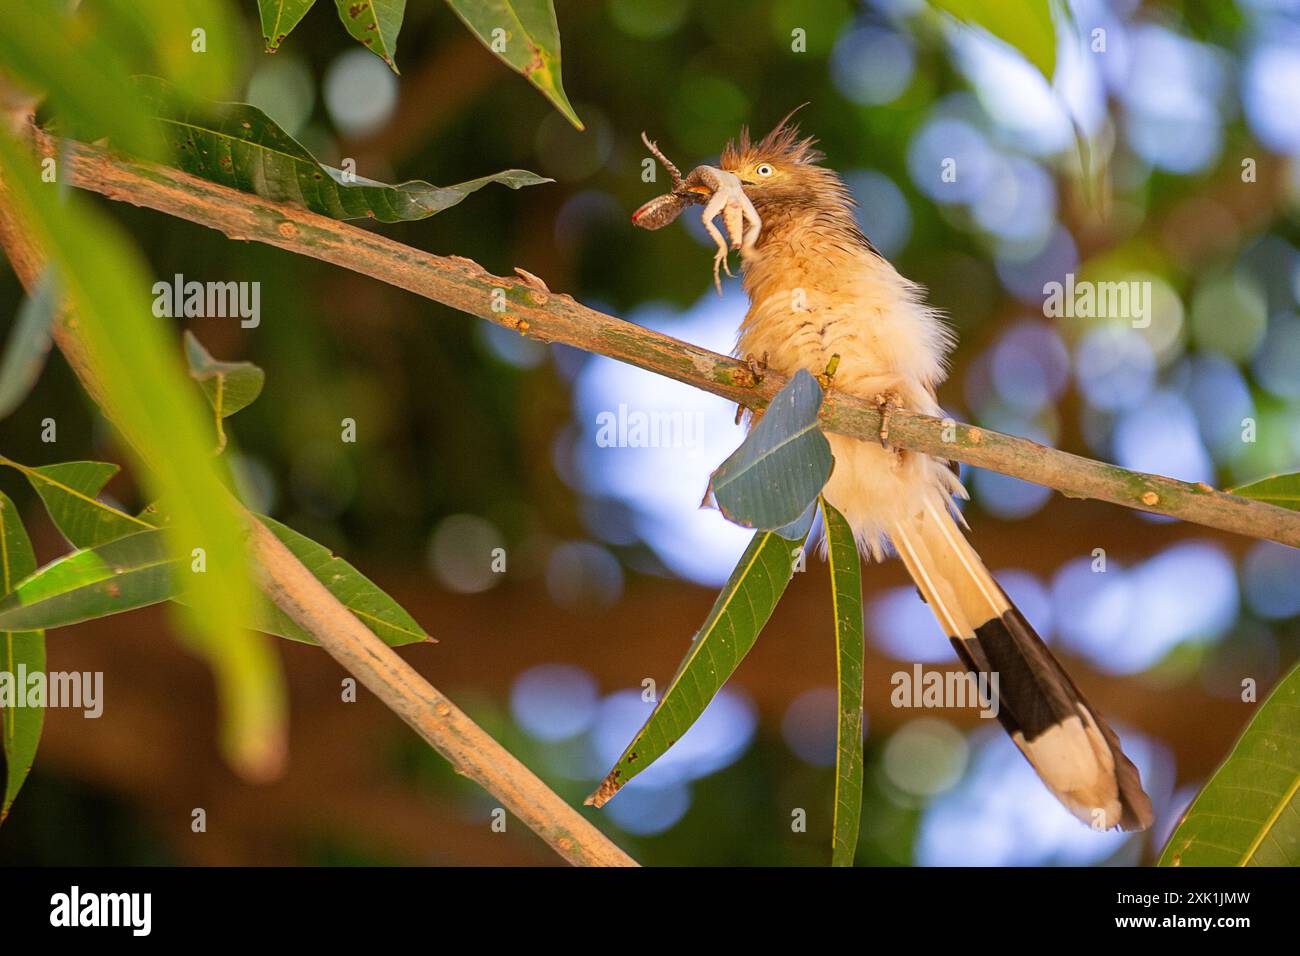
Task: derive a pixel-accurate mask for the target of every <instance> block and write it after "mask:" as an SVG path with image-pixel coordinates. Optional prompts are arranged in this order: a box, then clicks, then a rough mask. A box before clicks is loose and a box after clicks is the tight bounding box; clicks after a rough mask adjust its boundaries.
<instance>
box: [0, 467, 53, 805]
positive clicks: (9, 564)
mask: <svg viewBox="0 0 1300 956" xmlns="http://www.w3.org/2000/svg"><path fill="white" fill-rule="evenodd" d="M0 554H3V557H4V560H3V561H0V594H8V593H9V592H10V591H12V590H13V588H14V585H16V584H17V583H18V582H19V581H20V580H22V579H23V578H25V577H27V576H28V575H29V574H31V573H32V572H33V571H35V570H36V557H35V555H34V554H33V553H32V543H31V541H29V540H28V539H27V532H26V531H25V530H23V525H22V522H21V521H19V520H18V509H17V508H15V507H14V503H13V502H12V501H10V500H9V498H8V497H7V496H6V495H5V493H4V492H2V491H0ZM0 653H3V655H4V658H3V660H2V661H0V671H4V672H5V673H6V674H7V675H9V678H8V679H9V680H13V681H16V680H17V679H18V676H17V675H18V674H19V673H20V672H21V671H23V670H25V671H26V673H28V674H34V673H40V672H43V671H44V670H45V632H44V631H41V630H27V631H0ZM44 722H45V708H44V707H30V706H27V707H5V708H3V709H2V710H0V724H2V726H0V735H3V738H4V755H5V788H4V799H3V801H2V802H0V822H3V821H4V818H5V817H7V816H8V815H9V808H10V807H12V806H13V803H14V798H15V797H17V796H18V791H19V790H20V789H22V785H23V782H24V781H25V780H26V779H27V774H28V773H29V772H30V771H31V769H32V762H33V761H34V760H35V759H36V748H37V746H38V745H39V744H40V741H41V725H42V724H44Z"/></svg>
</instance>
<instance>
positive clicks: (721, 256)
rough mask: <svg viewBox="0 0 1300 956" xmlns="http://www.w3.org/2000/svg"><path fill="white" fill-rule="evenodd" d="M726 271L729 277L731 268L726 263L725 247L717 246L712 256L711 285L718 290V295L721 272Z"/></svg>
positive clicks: (720, 284) (720, 292) (720, 285)
mask: <svg viewBox="0 0 1300 956" xmlns="http://www.w3.org/2000/svg"><path fill="white" fill-rule="evenodd" d="M724 272H725V273H726V274H727V277H728V278H731V277H732V276H731V268H730V267H729V266H728V265H727V248H726V246H719V247H718V252H717V255H715V256H714V257H713V287H714V288H715V289H717V290H718V295H722V273H724Z"/></svg>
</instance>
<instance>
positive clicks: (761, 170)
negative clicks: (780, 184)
mask: <svg viewBox="0 0 1300 956" xmlns="http://www.w3.org/2000/svg"><path fill="white" fill-rule="evenodd" d="M754 172H755V173H757V174H758V175H760V176H771V175H772V173H773V172H775V170H774V169H772V164H771V163H759V164H758V165H757V166H755V167H754Z"/></svg>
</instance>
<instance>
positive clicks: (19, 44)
mask: <svg viewBox="0 0 1300 956" xmlns="http://www.w3.org/2000/svg"><path fill="white" fill-rule="evenodd" d="M29 7H30V9H26V10H22V11H18V10H11V11H10V14H11V17H18V18H20V19H21V20H22V25H21V28H19V26H18V24H17V23H15V22H13V21H12V19H11V21H10V22H9V23H8V24H7V25H6V29H3V30H0V63H3V64H4V68H5V73H6V74H7V76H9V77H10V78H11V79H12V80H14V81H16V82H17V83H18V84H19V86H20V87H22V88H23V89H26V90H29V91H31V92H32V93H36V94H39V95H40V97H43V98H44V100H45V101H46V102H47V103H48V105H49V106H50V107H51V108H52V110H53V113H54V117H55V120H56V122H57V125H58V127H59V129H60V131H61V132H62V133H64V134H65V135H67V136H71V137H73V138H77V139H84V140H90V139H95V138H96V137H101V136H108V137H110V138H112V139H113V141H114V142H115V143H117V144H118V145H119V146H121V147H122V148H124V149H127V150H130V151H131V152H134V153H136V154H137V155H140V156H145V157H147V158H150V159H153V158H156V157H159V156H160V155H161V145H162V144H161V142H160V141H159V137H158V134H157V131H156V130H155V129H152V128H151V124H150V123H149V117H148V116H147V115H146V114H145V112H144V111H143V110H140V109H139V108H137V107H136V106H135V104H134V102H133V98H132V96H131V85H130V82H129V79H128V77H129V75H130V68H129V66H128V64H127V63H126V62H124V61H123V57H122V54H123V52H124V51H123V50H121V49H120V48H119V46H118V45H117V44H116V43H114V42H112V38H111V37H110V36H108V35H107V33H106V31H101V30H95V29H88V28H87V27H88V24H87V21H86V17H85V16H84V15H83V16H78V15H77V14H75V13H73V12H70V11H69V10H68V5H67V4H63V3H59V2H57V0H31V2H30V4H29Z"/></svg>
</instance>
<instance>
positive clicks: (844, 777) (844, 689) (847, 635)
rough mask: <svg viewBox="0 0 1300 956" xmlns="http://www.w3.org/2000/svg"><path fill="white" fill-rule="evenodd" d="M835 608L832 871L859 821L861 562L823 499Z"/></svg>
mask: <svg viewBox="0 0 1300 956" xmlns="http://www.w3.org/2000/svg"><path fill="white" fill-rule="evenodd" d="M821 508H822V520H823V522H824V523H825V525H826V542H827V557H828V560H829V563H830V571H831V596H832V599H833V604H834V608H835V672H836V674H837V675H838V684H839V686H838V696H837V698H836V699H837V702H838V707H839V721H838V729H837V731H836V745H835V825H834V833H835V837H834V843H833V845H832V850H831V865H832V866H852V865H853V854H854V853H855V852H856V851H857V848H858V823H859V821H860V820H861V818H862V656H863V635H862V561H861V559H860V558H859V557H858V543H857V541H856V540H855V539H854V537H853V529H852V528H851V527H849V523H848V522H847V521H846V520H845V519H844V516H843V515H842V514H840V513H839V512H838V511H836V510H835V508H833V507H832V506H831V504H830V503H829V502H828V501H827V500H826V499H825V498H822V499H821Z"/></svg>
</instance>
